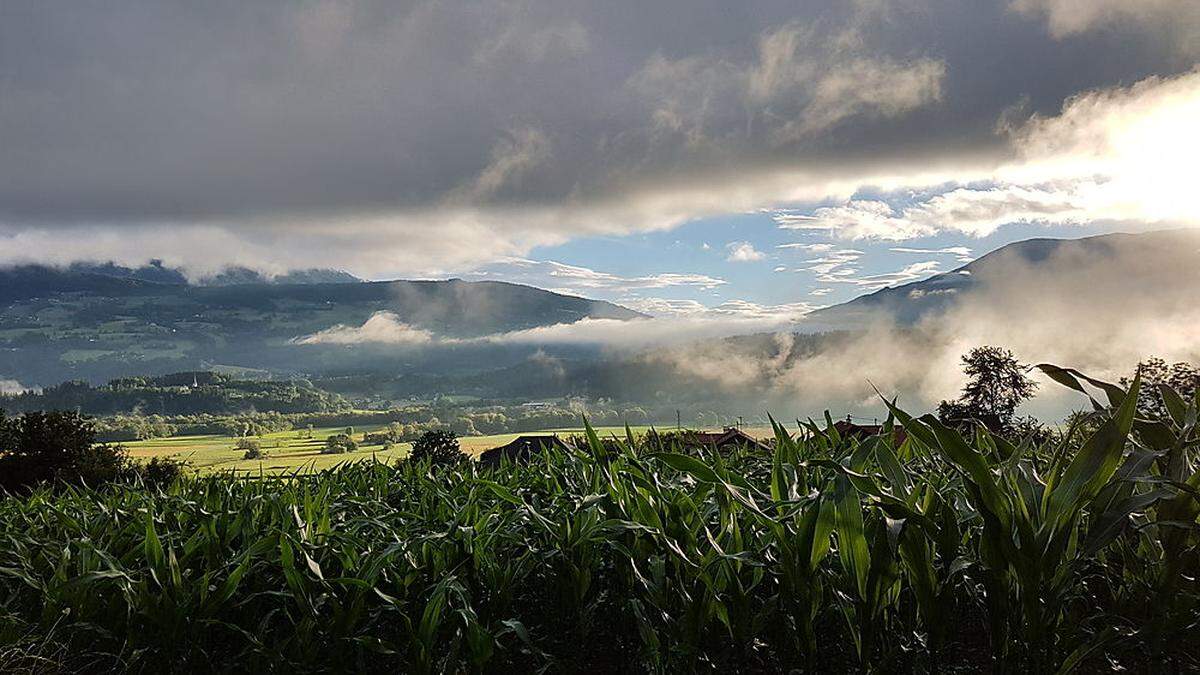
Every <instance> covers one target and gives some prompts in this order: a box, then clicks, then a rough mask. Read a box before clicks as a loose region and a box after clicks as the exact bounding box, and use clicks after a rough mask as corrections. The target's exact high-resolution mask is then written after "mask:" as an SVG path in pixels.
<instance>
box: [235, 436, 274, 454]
mask: <svg viewBox="0 0 1200 675" xmlns="http://www.w3.org/2000/svg"><path fill="white" fill-rule="evenodd" d="M237 449H238V450H241V451H242V459H266V458H267V453H266V452H264V451H263V449H262V444H261V443H259V442H258V441H256V440H254V439H253V438H239V439H238V442H237Z"/></svg>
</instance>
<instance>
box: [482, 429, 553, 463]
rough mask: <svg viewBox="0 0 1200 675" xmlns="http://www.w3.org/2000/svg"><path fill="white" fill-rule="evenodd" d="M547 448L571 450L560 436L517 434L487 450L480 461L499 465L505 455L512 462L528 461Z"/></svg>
mask: <svg viewBox="0 0 1200 675" xmlns="http://www.w3.org/2000/svg"><path fill="white" fill-rule="evenodd" d="M546 448H554V449H556V450H570V449H571V446H569V445H567V444H566V443H564V442H563V440H562V439H561V438H559V437H558V436H553V435H547V434H542V435H525V436H517V437H516V438H514V439H513V440H511V441H509V442H508V443H506V444H504V445H501V446H500V447H497V448H492V449H491V450H487V451H485V452H484V453H483V454H482V455H480V456H479V461H480V463H481V464H488V465H492V466H499V465H500V462H501V460H502V459H503V458H505V457H507V458H508V459H509V461H512V462H524V461H528V460H529V458H530V457H532V456H533V454H534V453H535V452H541V451H542V450H544V449H546Z"/></svg>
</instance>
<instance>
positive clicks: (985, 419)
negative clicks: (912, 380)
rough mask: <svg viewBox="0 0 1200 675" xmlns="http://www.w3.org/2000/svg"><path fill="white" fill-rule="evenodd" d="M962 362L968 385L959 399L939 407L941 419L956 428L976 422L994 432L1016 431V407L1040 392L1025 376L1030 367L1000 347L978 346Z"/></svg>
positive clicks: (1007, 432) (1024, 424)
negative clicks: (1036, 391)
mask: <svg viewBox="0 0 1200 675" xmlns="http://www.w3.org/2000/svg"><path fill="white" fill-rule="evenodd" d="M962 363H963V372H964V373H965V374H966V376H967V384H966V386H965V387H963V390H962V395H961V396H959V397H958V399H957V400H954V401H942V402H941V403H940V404H939V405H938V417H939V418H941V420H942V422H943V423H945V424H948V425H953V426H962V425H964V424H969V423H971V421H972V420H974V421H978V422H981V423H982V424H983V425H984V426H985V427H987V428H988V430H989V431H992V432H993V433H997V434H1010V433H1012V432H1014V431H1015V429H1016V425H1015V424H1014V421H1015V419H1016V413H1017V407H1018V406H1019V405H1021V403H1023V402H1025V401H1026V400H1027V399H1029V397H1030V396H1033V392H1034V391H1035V390H1036V389H1037V383H1036V382H1034V381H1033V380H1032V379H1030V377H1029V376H1028V375H1027V374H1026V372H1027V370H1028V368H1027V367H1026V366H1024V365H1022V364H1021V362H1020V361H1017V359H1016V357H1015V356H1013V353H1012V352H1011V351H1009V350H1007V349H1004V348H1001V347H976V348H975V349H972V350H971V351H970V352H968V353H967V354H966V355H964V356H963V357H962ZM1022 426H1028V425H1027V423H1023V425H1022Z"/></svg>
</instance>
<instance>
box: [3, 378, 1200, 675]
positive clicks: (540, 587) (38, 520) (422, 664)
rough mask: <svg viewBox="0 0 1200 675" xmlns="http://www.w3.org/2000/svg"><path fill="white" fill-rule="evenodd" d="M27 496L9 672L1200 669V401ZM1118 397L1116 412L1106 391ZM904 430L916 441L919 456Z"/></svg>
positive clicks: (6, 579) (1127, 401) (9, 518)
mask: <svg viewBox="0 0 1200 675" xmlns="http://www.w3.org/2000/svg"><path fill="white" fill-rule="evenodd" d="M1042 369H1043V371H1044V372H1046V374H1048V375H1049V376H1050V377H1052V378H1053V379H1054V380H1056V381H1058V382H1060V383H1062V384H1064V385H1066V386H1069V387H1071V388H1073V389H1076V390H1078V391H1080V392H1085V393H1086V392H1097V394H1096V395H1097V396H1098V397H1099V398H1100V400H1095V399H1093V401H1092V403H1093V405H1094V408H1095V412H1094V413H1092V414H1091V415H1090V416H1088V417H1086V418H1081V419H1080V421H1079V423H1078V424H1077V425H1076V426H1075V427H1073V428H1071V429H1069V430H1066V431H1064V432H1062V433H1061V434H1059V437H1058V438H1056V439H1055V440H1054V441H1053V442H1052V443H1049V444H1046V445H1042V446H1035V445H1032V444H1030V443H1028V442H1024V443H1015V442H1012V441H1009V440H1005V439H1003V438H999V437H995V436H993V435H991V434H989V433H987V432H986V431H985V430H983V429H982V428H980V429H977V430H975V431H974V432H972V433H969V434H966V435H964V434H962V433H960V432H958V431H956V430H953V429H950V428H947V427H945V426H943V425H942V424H940V423H939V422H938V420H937V419H936V418H935V417H933V416H930V415H925V416H921V417H917V418H914V417H911V416H909V415H908V414H907V413H905V412H904V411H903V410H901V409H899V408H897V407H895V406H894V405H893V404H891V403H890V402H884V403H883V405H887V406H888V408H889V409H890V413H891V416H890V418H889V420H888V423H887V425H886V426H885V431H884V433H883V434H881V435H879V436H875V437H872V438H868V439H861V440H860V439H854V438H847V437H843V436H841V435H839V434H838V432H837V431H836V430H835V429H834V428H833V425H832V423H830V421H829V420H828V419H827V420H825V421H824V422H822V423H814V422H811V421H809V422H804V423H799V424H798V426H795V427H792V428H791V430H788V429H785V427H784V426H782V425H779V424H777V425H776V427H775V442H774V451H773V454H764V453H762V452H761V451H752V450H749V449H743V450H733V451H724V452H717V451H715V450H712V449H709V450H703V449H685V448H682V447H678V446H670V445H668V446H659V447H650V446H649V445H648V444H647V443H646V441H644V440H643V439H637V438H634V437H633V435H632V434H629V435H628V436H627V438H625V439H621V440H618V441H615V442H604V441H602V439H600V438H597V436H596V435H595V433H593V432H591V430H590V429H589V433H588V440H589V443H588V447H587V448H583V449H581V450H580V451H579V452H550V451H548V452H546V453H544V454H542V455H540V456H538V457H536V458H535V459H534V460H533V461H532V462H530V463H529V464H526V465H520V466H514V465H508V464H506V465H504V466H501V467H500V468H498V469H484V468H481V467H476V466H474V465H472V464H471V463H465V464H459V465H454V466H450V467H434V466H431V465H429V464H424V463H419V462H402V463H400V464H398V465H396V466H394V467H393V466H385V465H382V464H360V465H353V466H348V467H346V468H341V469H338V470H334V471H329V472H324V473H320V474H314V475H296V476H292V477H287V478H283V479H271V478H261V479H250V480H246V479H237V478H234V477H233V476H209V477H203V478H187V479H184V480H181V481H179V482H177V483H175V484H174V485H172V486H171V487H169V488H167V489H161V490H151V489H148V488H142V487H140V486H137V485H131V486H123V487H110V488H105V489H101V490H91V489H87V488H82V489H75V488H66V487H62V488H58V489H55V490H51V489H43V490H40V491H38V492H36V493H34V494H32V495H29V496H22V497H11V498H8V499H3V500H0V671H3V672H67V671H69V672H77V671H93V672H111V671H113V670H121V671H129V672H145V671H160V672H162V671H171V672H204V671H213V670H220V671H237V672H317V671H320V672H329V671H337V672H371V671H387V672H412V673H427V672H448V671H449V672H474V671H488V672H654V673H658V672H663V673H666V672H694V671H718V670H721V671H725V670H732V671H742V672H781V671H782V672H787V671H797V672H864V671H876V672H981V671H989V670H990V671H994V672H1003V673H1008V672H1013V673H1016V672H1022V673H1024V672H1035V673H1055V672H1071V671H1077V672H1107V671H1110V670H1121V669H1123V670H1126V671H1130V672H1147V673H1149V672H1187V671H1196V670H1197V669H1200V624H1198V622H1200V582H1198V581H1197V579H1198V575H1200V524H1198V522H1197V516H1198V514H1200V459H1198V454H1200V434H1198V433H1197V416H1198V415H1197V413H1198V406H1200V402H1198V401H1196V400H1191V401H1185V400H1184V399H1183V398H1181V397H1180V396H1179V395H1178V394H1176V393H1175V392H1173V391H1171V390H1169V389H1165V388H1164V389H1163V390H1162V392H1161V394H1162V396H1163V400H1164V402H1165V403H1166V407H1167V409H1168V410H1169V412H1170V417H1169V418H1168V419H1162V420H1144V419H1138V418H1137V416H1136V414H1135V413H1136V405H1135V404H1136V400H1137V389H1138V388H1139V387H1140V383H1139V382H1138V381H1137V380H1136V379H1135V381H1134V382H1133V384H1132V385H1131V387H1130V390H1128V391H1126V390H1123V389H1121V388H1119V387H1116V386H1114V385H1110V384H1107V383H1104V382H1100V381H1097V380H1093V379H1090V378H1087V377H1085V376H1083V375H1082V374H1080V373H1077V372H1076V371H1073V370H1069V369H1062V368H1056V367H1053V366H1042ZM1101 394H1102V395H1101ZM901 427H902V428H903V429H904V431H905V438H904V439H903V441H902V442H900V443H897V442H896V440H897V439H898V438H899V437H900V436H899V435H898V434H894V433H892V429H893V428H897V429H898V428H901Z"/></svg>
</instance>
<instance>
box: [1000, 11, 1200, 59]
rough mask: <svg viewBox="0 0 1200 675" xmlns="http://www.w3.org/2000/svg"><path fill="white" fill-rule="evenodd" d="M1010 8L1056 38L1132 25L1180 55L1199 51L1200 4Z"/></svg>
mask: <svg viewBox="0 0 1200 675" xmlns="http://www.w3.org/2000/svg"><path fill="white" fill-rule="evenodd" d="M1011 7H1012V8H1013V9H1014V10H1015V11H1017V12H1020V13H1022V14H1024V15H1026V16H1033V17H1040V18H1043V19H1045V21H1046V25H1047V26H1048V27H1049V29H1050V34H1051V35H1053V36H1055V37H1057V38H1064V37H1070V36H1073V35H1078V34H1080V33H1085V32H1088V31H1092V30H1097V29H1100V28H1108V27H1117V28H1128V27H1130V26H1133V27H1135V28H1138V29H1143V30H1149V31H1150V32H1151V33H1152V34H1154V35H1158V36H1164V37H1165V38H1166V40H1167V41H1169V42H1170V43H1171V44H1172V46H1173V47H1174V48H1176V49H1178V50H1179V51H1180V52H1181V53H1182V54H1185V55H1186V54H1196V53H1197V49H1200V47H1198V46H1197V44H1196V39H1197V38H1200V3H1197V2H1195V1H1194V0H1013V1H1012V4H1011Z"/></svg>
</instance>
